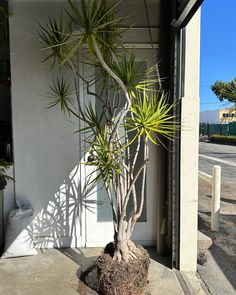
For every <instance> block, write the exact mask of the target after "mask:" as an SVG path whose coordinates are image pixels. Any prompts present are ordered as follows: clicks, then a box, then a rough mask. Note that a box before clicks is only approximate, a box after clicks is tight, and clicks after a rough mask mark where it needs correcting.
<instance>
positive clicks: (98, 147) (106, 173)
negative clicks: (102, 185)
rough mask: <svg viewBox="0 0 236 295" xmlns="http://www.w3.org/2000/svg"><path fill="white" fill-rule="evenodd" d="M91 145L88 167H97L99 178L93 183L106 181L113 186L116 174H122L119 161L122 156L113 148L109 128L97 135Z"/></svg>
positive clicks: (115, 147) (116, 148) (90, 142)
mask: <svg viewBox="0 0 236 295" xmlns="http://www.w3.org/2000/svg"><path fill="white" fill-rule="evenodd" d="M88 143H89V145H91V148H90V156H89V159H88V161H87V162H86V163H85V164H86V165H90V166H95V167H96V172H97V176H96V177H95V178H94V180H93V181H95V182H96V181H98V180H101V181H105V182H106V183H108V184H111V182H112V178H113V175H114V174H116V173H117V174H122V171H121V168H120V161H119V159H120V158H121V157H122V154H121V152H120V150H119V149H118V147H117V146H114V145H113V147H112V148H111V146H110V142H109V137H108V132H107V128H104V130H103V131H101V133H97V134H96V136H95V138H94V140H93V141H89V142H88Z"/></svg>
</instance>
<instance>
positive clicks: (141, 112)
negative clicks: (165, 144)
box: [125, 91, 179, 144]
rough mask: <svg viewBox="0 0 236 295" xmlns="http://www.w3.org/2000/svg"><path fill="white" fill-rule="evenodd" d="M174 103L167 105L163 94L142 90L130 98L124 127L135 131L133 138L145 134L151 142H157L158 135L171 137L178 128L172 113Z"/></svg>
mask: <svg viewBox="0 0 236 295" xmlns="http://www.w3.org/2000/svg"><path fill="white" fill-rule="evenodd" d="M173 107H174V105H173V104H171V105H169V104H168V102H167V99H166V96H165V95H164V94H161V95H159V94H158V93H157V92H147V91H143V92H142V93H138V96H137V98H136V99H133V100H132V105H131V108H130V116H128V117H127V118H126V123H125V127H126V128H127V129H128V131H135V132H136V135H135V138H136V137H138V136H143V135H144V136H146V137H147V138H148V139H149V140H150V141H151V142H152V143H154V144H157V143H158V142H159V137H158V136H160V135H162V136H164V137H166V138H168V139H170V140H171V139H173V133H174V131H175V130H178V129H179V124H178V123H177V122H176V118H175V116H174V115H171V112H172V110H173Z"/></svg>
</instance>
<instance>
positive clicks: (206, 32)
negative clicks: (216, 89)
mask: <svg viewBox="0 0 236 295" xmlns="http://www.w3.org/2000/svg"><path fill="white" fill-rule="evenodd" d="M235 30H236V0H224V1H222V0H205V1H204V2H203V5H202V16H201V74H200V99H201V111H203V110H210V109H218V108H224V107H230V106H231V104H229V103H226V102H223V103H222V102H219V100H218V98H217V97H216V96H215V95H214V93H213V92H212V91H211V89H210V85H212V84H213V83H214V82H215V81H216V80H223V81H231V80H232V79H233V78H235V77H236V32H235Z"/></svg>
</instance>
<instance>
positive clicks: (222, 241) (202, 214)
mask: <svg viewBox="0 0 236 295" xmlns="http://www.w3.org/2000/svg"><path fill="white" fill-rule="evenodd" d="M214 165H220V166H221V209H220V213H221V216H220V231H219V232H212V231H211V230H210V216H211V185H210V184H208V183H207V182H206V181H204V180H201V179H199V202H198V227H199V230H200V231H202V232H203V233H205V234H206V235H207V236H209V237H210V238H211V239H212V240H213V246H212V247H211V248H210V249H209V251H206V252H207V256H208V262H207V264H206V265H204V266H202V265H199V266H198V272H199V274H200V276H201V279H202V280H203V281H204V283H205V284H206V286H207V288H208V289H209V291H210V292H211V293H213V294H221V295H231V294H235V292H236V291H235V290H236V278H235V273H236V193H235V192H236V181H235V180H236V146H229V145H220V144H213V143H206V142H200V143H199V170H200V171H202V172H205V173H207V174H209V175H212V167H213V166H214Z"/></svg>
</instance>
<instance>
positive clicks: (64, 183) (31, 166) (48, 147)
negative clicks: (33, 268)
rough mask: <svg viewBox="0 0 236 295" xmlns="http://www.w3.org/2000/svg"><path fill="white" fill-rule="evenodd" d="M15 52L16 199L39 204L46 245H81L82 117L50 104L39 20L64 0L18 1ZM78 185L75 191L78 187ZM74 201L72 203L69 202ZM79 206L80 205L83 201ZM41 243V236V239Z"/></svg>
mask: <svg viewBox="0 0 236 295" xmlns="http://www.w3.org/2000/svg"><path fill="white" fill-rule="evenodd" d="M11 9H12V11H14V16H13V17H12V18H11V19H10V48H11V49H10V51H11V52H10V54H11V79H12V118H13V142H14V166H15V193H16V199H17V200H19V201H20V202H23V203H24V204H29V205H31V206H32V207H33V208H34V209H35V216H36V223H35V226H34V228H33V231H34V234H35V235H36V236H39V237H44V238H43V245H44V246H51V245H52V244H54V245H57V246H63V245H65V246H68V245H76V243H75V241H76V239H75V237H77V238H80V236H81V232H80V224H79V218H78V216H77V209H78V208H76V206H74V204H76V203H77V202H78V194H77V192H75V191H76V190H77V189H78V187H77V186H76V185H75V184H73V183H72V181H71V178H70V177H69V176H70V174H71V171H72V170H73V169H74V168H75V166H76V164H77V162H78V157H79V145H78V141H77V136H74V135H73V132H75V131H76V130H78V124H77V122H70V121H69V120H66V119H65V116H64V115H63V113H62V112H60V111H59V109H48V110H46V107H47V106H48V99H47V97H45V96H44V95H45V94H46V93H47V92H48V91H49V88H48V83H49V81H51V73H49V72H48V65H46V64H42V63H41V60H42V58H43V57H44V56H45V55H44V52H42V51H39V47H38V40H37V36H36V35H35V34H36V32H37V27H38V25H37V23H36V22H37V21H40V22H41V21H43V20H46V19H47V18H48V16H58V15H60V1H52V2H51V1H48V2H41V1H35V2H30V1H22V2H21V1H12V2H11ZM72 189H73V190H74V191H73V192H72ZM69 204H70V205H71V206H70V207H69ZM77 207H78V206H77ZM38 244H39V246H41V240H40V239H39V241H38Z"/></svg>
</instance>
